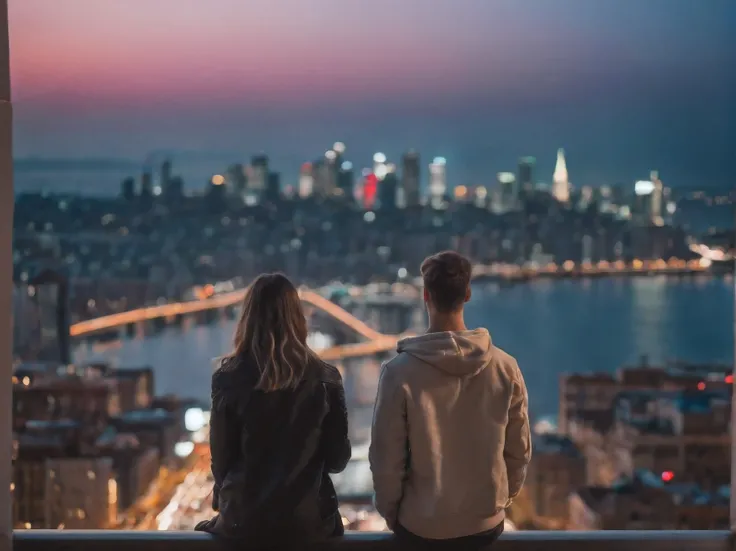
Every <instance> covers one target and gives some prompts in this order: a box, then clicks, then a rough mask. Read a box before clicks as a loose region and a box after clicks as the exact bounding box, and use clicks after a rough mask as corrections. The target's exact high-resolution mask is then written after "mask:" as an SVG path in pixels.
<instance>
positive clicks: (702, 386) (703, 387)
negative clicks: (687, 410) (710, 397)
mask: <svg viewBox="0 0 736 551" xmlns="http://www.w3.org/2000/svg"><path fill="white" fill-rule="evenodd" d="M698 390H705V383H704V382H703V381H700V382H699V383H698Z"/></svg>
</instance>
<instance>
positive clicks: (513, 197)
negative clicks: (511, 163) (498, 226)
mask: <svg viewBox="0 0 736 551" xmlns="http://www.w3.org/2000/svg"><path fill="white" fill-rule="evenodd" d="M496 178H498V186H499V188H501V205H500V206H501V209H500V210H501V211H502V212H508V211H510V210H514V208H515V207H516V202H517V200H518V198H519V193H518V191H517V189H516V176H514V173H513V172H499V173H498V174H497V176H496Z"/></svg>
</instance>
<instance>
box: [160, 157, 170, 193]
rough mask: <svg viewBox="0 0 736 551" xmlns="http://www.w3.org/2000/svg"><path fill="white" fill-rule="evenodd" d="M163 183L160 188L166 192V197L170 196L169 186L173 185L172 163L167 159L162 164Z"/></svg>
mask: <svg viewBox="0 0 736 551" xmlns="http://www.w3.org/2000/svg"><path fill="white" fill-rule="evenodd" d="M160 177H161V182H160V186H161V189H162V190H163V192H164V195H168V194H169V184H170V183H171V161H170V160H169V159H166V160H165V161H164V162H163V163H162V164H161V176H160Z"/></svg>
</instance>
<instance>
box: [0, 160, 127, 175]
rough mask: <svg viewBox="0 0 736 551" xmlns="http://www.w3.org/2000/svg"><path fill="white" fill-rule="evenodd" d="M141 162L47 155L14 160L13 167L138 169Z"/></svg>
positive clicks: (29, 169) (20, 169)
mask: <svg viewBox="0 0 736 551" xmlns="http://www.w3.org/2000/svg"><path fill="white" fill-rule="evenodd" d="M140 167H141V163H139V162H135V161H131V160H128V159H112V158H110V159H108V158H81V159H55V158H46V157H24V158H19V159H14V160H13V168H14V169H15V170H16V171H18V172H40V171H44V172H46V171H54V172H58V171H77V172H81V171H95V172H99V171H106V170H110V171H119V170H130V171H137V170H139V169H140Z"/></svg>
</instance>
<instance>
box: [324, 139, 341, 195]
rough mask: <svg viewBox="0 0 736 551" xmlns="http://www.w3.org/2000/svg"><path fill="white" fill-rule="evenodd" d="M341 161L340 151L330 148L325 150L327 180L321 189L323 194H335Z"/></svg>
mask: <svg viewBox="0 0 736 551" xmlns="http://www.w3.org/2000/svg"><path fill="white" fill-rule="evenodd" d="M343 149H344V148H343ZM340 163H342V161H341V160H340V157H339V155H338V153H337V152H336V151H335V150H334V149H329V150H327V151H326V152H325V161H324V170H325V180H324V186H323V188H321V190H320V193H321V194H322V195H324V196H329V195H335V190H336V189H337V173H338V169H339V166H340Z"/></svg>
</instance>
